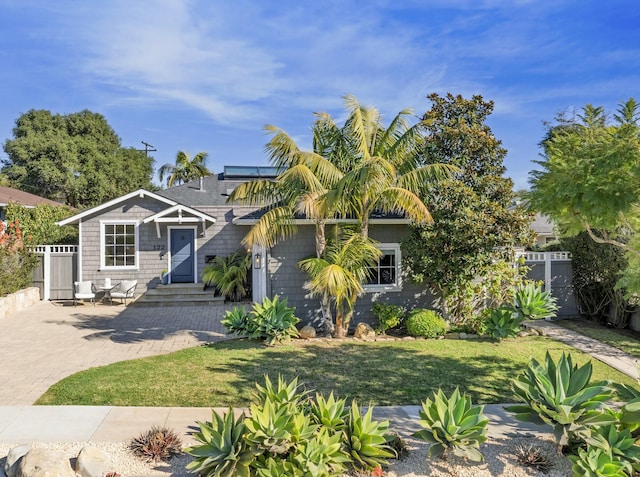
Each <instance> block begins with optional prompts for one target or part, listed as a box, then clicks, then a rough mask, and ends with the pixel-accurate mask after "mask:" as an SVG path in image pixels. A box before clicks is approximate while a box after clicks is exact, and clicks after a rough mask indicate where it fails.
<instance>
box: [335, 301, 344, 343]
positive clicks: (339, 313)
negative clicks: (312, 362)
mask: <svg viewBox="0 0 640 477" xmlns="http://www.w3.org/2000/svg"><path fill="white" fill-rule="evenodd" d="M337 308H338V309H337V310H336V326H335V328H334V329H333V337H334V338H344V337H345V336H346V333H345V330H344V314H343V310H342V307H341V306H338V307H337Z"/></svg>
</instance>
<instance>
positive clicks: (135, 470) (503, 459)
mask: <svg viewBox="0 0 640 477" xmlns="http://www.w3.org/2000/svg"><path fill="white" fill-rule="evenodd" d="M405 442H406V444H407V447H408V449H409V455H408V456H407V457H405V458H404V459H402V460H399V461H393V463H392V464H391V466H390V467H389V469H388V470H387V471H386V472H385V476H388V477H450V476H455V477H484V476H486V477H493V476H503V477H542V476H548V477H565V476H571V464H570V462H569V461H568V459H566V458H565V457H561V456H558V455H557V454H556V450H555V444H554V443H553V441H551V440H550V439H535V438H513V439H508V440H494V439H489V440H488V441H487V442H486V443H484V444H483V445H482V447H481V451H482V454H483V455H484V458H485V461H484V462H482V463H479V464H476V463H473V462H465V461H464V460H463V459H459V458H457V457H455V456H452V457H450V458H449V459H448V460H442V459H438V458H436V459H430V460H428V459H427V458H426V454H427V448H428V444H426V443H425V442H423V441H420V440H416V439H412V438H408V439H405ZM518 444H525V445H526V444H534V445H535V446H537V447H540V448H541V449H542V451H543V453H544V454H545V455H546V456H547V457H548V458H549V459H550V461H551V463H552V465H551V470H550V471H549V473H547V474H544V473H541V472H538V471H536V470H534V469H532V468H529V467H523V466H522V465H520V464H518V463H517V461H516V459H515V457H514V453H513V452H514V449H515V447H516V446H517V445H518ZM16 445H17V444H2V443H0V469H3V468H4V461H5V457H6V455H7V453H8V452H9V450H10V449H12V448H13V447H15V446H16ZM85 445H93V446H96V447H99V448H100V449H102V450H104V451H106V452H108V453H109V454H111V456H112V457H113V470H114V471H116V472H118V473H119V474H121V475H123V476H124V477H134V476H158V477H160V476H186V475H193V474H188V473H187V471H186V469H185V466H186V465H187V463H189V462H190V461H191V457H190V456H187V455H183V456H180V457H174V458H173V459H171V461H170V462H169V463H159V464H154V463H147V462H145V461H143V460H141V459H139V458H137V457H135V456H133V455H132V454H131V452H129V450H128V449H127V444H126V443H103V442H100V443H90V444H87V443H78V442H76V443H48V444H45V443H35V444H33V445H32V446H33V447H46V448H50V449H55V450H60V451H62V452H64V453H65V455H67V456H68V457H69V459H70V460H71V464H72V466H73V465H74V464H75V458H76V457H77V455H78V453H79V452H80V450H81V449H82V447H84V446H85ZM1 474H2V472H0V475H1Z"/></svg>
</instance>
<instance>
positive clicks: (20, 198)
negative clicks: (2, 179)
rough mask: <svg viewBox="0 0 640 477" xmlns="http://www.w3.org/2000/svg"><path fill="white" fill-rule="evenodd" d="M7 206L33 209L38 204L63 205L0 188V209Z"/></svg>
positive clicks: (17, 190)
mask: <svg viewBox="0 0 640 477" xmlns="http://www.w3.org/2000/svg"><path fill="white" fill-rule="evenodd" d="M9 204H18V205H23V206H25V207H35V206H36V205H38V204H49V205H64V204H61V203H60V202H55V201H53V200H50V199H45V198H44V197H40V196H39V195H35V194H30V193H29V192H25V191H23V190H19V189H14V188H12V187H0V207H2V206H6V205H9Z"/></svg>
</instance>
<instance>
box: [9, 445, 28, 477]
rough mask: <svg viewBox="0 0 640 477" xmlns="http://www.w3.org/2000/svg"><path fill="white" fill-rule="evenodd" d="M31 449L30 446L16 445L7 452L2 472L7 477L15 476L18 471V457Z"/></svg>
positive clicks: (20, 457)
mask: <svg viewBox="0 0 640 477" xmlns="http://www.w3.org/2000/svg"><path fill="white" fill-rule="evenodd" d="M30 450H31V446H18V447H14V448H13V449H11V450H10V451H9V453H8V454H7V459H6V461H5V463H4V473H5V474H6V475H7V477H16V474H17V473H18V465H20V459H22V457H23V456H24V455H25V454H26V453H27V452H29V451H30Z"/></svg>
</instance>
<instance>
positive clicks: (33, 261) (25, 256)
mask: <svg viewBox="0 0 640 477" xmlns="http://www.w3.org/2000/svg"><path fill="white" fill-rule="evenodd" d="M37 265H38V258H37V257H36V256H35V255H34V254H32V253H31V252H29V250H28V249H27V248H26V247H25V246H24V243H23V242H22V232H21V230H20V227H19V225H18V222H11V223H9V225H8V226H7V227H6V228H5V225H4V223H2V222H0V296H6V295H9V294H10V293H14V292H17V291H18V290H20V289H22V288H26V287H28V286H29V285H31V280H32V273H33V269H34V268H35V267H36V266H37Z"/></svg>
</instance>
